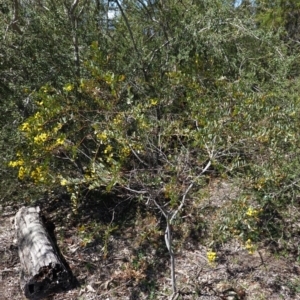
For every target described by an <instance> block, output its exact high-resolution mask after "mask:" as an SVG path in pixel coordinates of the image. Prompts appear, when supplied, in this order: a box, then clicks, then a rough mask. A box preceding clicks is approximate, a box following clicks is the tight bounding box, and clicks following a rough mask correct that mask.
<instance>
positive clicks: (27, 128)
mask: <svg viewBox="0 0 300 300" xmlns="http://www.w3.org/2000/svg"><path fill="white" fill-rule="evenodd" d="M20 129H21V131H29V130H30V126H29V123H27V122H25V123H23V124H22V125H21V126H20Z"/></svg>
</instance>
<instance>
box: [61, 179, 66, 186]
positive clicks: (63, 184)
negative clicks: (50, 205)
mask: <svg viewBox="0 0 300 300" xmlns="http://www.w3.org/2000/svg"><path fill="white" fill-rule="evenodd" d="M67 184H68V181H67V180H66V179H65V178H62V180H61V181H60V185H62V186H65V185H67Z"/></svg>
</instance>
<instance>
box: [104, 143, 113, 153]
mask: <svg viewBox="0 0 300 300" xmlns="http://www.w3.org/2000/svg"><path fill="white" fill-rule="evenodd" d="M112 149H113V148H112V146H111V145H107V146H106V148H105V150H104V153H105V154H109V153H110V152H111V151H112Z"/></svg>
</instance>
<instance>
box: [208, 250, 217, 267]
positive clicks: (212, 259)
mask: <svg viewBox="0 0 300 300" xmlns="http://www.w3.org/2000/svg"><path fill="white" fill-rule="evenodd" d="M206 256H207V259H208V262H209V264H213V263H214V262H215V261H216V259H217V253H216V252H214V251H212V250H209V251H207V252H206Z"/></svg>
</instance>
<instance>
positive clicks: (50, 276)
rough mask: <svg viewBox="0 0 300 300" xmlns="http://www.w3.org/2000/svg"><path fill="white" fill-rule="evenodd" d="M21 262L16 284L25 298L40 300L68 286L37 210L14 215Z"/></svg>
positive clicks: (65, 271) (25, 209) (26, 209)
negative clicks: (18, 280)
mask: <svg viewBox="0 0 300 300" xmlns="http://www.w3.org/2000/svg"><path fill="white" fill-rule="evenodd" d="M15 229H16V238H17V244H18V252H19V257H20V261H21V273H20V285H21V289H22V290H23V292H24V293H25V296H26V297H27V298H29V299H40V298H41V297H44V296H46V295H48V294H49V293H53V292H56V291H59V290H61V289H68V288H70V286H71V282H72V274H70V271H69V270H68V268H67V267H66V265H65V264H64V262H63V259H62V257H61V255H60V253H59V250H58V248H57V246H56V244H55V242H54V241H53V239H52V238H51V234H50V233H49V232H48V230H47V228H46V225H45V223H44V221H43V218H42V216H41V213H40V208H39V207H38V206H37V207H22V208H21V209H20V210H19V211H18V212H17V214H16V216H15Z"/></svg>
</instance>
